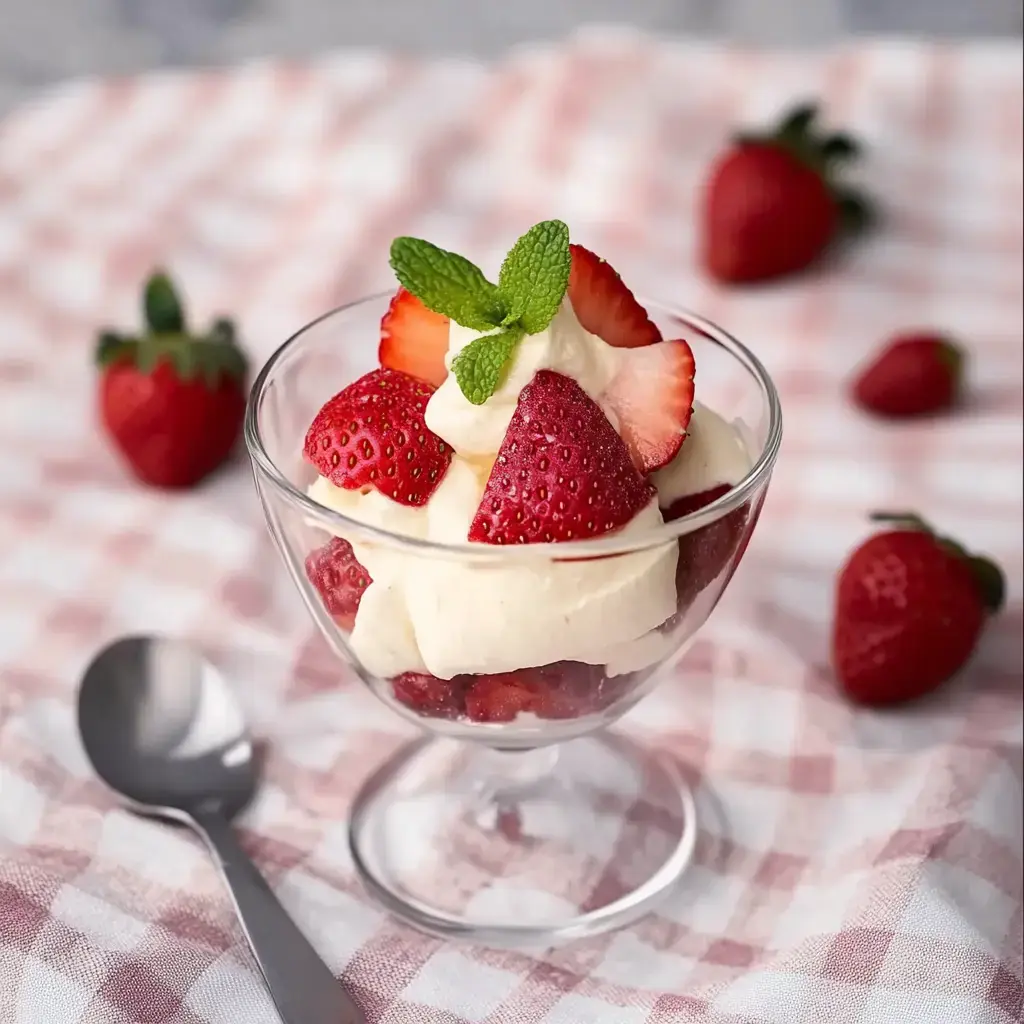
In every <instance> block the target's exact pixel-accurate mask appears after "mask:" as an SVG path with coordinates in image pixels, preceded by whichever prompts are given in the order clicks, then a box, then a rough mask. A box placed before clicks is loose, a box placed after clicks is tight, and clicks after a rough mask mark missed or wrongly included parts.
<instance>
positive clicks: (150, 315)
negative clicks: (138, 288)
mask: <svg viewBox="0 0 1024 1024" xmlns="http://www.w3.org/2000/svg"><path fill="white" fill-rule="evenodd" d="M142 308H143V314H144V315H145V318H146V325H147V326H148V327H149V329H150V331H152V332H153V334H177V333H180V332H181V331H184V330H185V312H184V310H183V309H182V305H181V299H179V298H178V293H177V292H176V291H175V289H174V285H173V284H172V283H171V279H170V278H169V277H168V276H167V275H166V274H165V273H164V272H163V271H162V270H158V271H156V272H155V273H153V274H152V275H151V276H150V278H149V280H148V281H147V282H146V290H145V292H144V293H143V297H142Z"/></svg>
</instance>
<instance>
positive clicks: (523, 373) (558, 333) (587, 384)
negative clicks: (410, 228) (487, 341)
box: [426, 298, 629, 460]
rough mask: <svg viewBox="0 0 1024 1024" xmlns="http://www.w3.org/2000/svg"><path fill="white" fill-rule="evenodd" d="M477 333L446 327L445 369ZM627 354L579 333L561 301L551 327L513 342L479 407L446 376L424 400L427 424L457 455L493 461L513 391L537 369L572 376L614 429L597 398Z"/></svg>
mask: <svg viewBox="0 0 1024 1024" xmlns="http://www.w3.org/2000/svg"><path fill="white" fill-rule="evenodd" d="M482 333H483V332H481V331H474V330H470V329H469V328H468V327H462V326H460V325H459V324H457V323H454V322H453V323H452V325H451V327H450V329H449V332H448V354H447V356H446V357H445V364H446V365H447V366H448V368H449V369H450V368H451V365H452V361H453V360H454V358H455V357H456V356H457V355H458V354H459V352H461V351H462V349H464V348H465V347H466V346H467V345H468V344H469V343H470V342H471V341H475V340H476V339H477V338H479V337H480V336H481V334H482ZM628 351H629V350H628V349H621V348H612V346H611V345H608V344H606V343H605V342H603V341H602V340H601V339H600V338H599V337H598V336H597V335H596V334H591V333H590V332H589V331H587V330H586V329H584V327H583V325H582V324H581V323H580V322H579V320H577V319H576V314H575V313H574V312H573V309H572V305H571V304H570V302H569V300H568V299H567V298H566V299H563V300H562V305H561V306H560V307H559V310H558V312H557V313H556V314H555V316H554V319H552V321H551V323H550V324H549V325H548V326H547V327H546V328H545V329H544V330H543V331H541V332H540V333H539V334H529V335H527V336H526V337H525V338H523V340H522V341H521V342H520V343H519V347H518V348H517V349H516V353H515V356H514V357H513V360H512V365H511V366H510V367H509V369H508V373H507V374H506V377H505V380H504V381H503V382H502V384H501V386H500V387H499V388H498V389H497V391H495V392H494V394H493V395H492V396H491V397H490V398H488V399H487V401H486V402H484V404H483V405H472V404H471V403H470V402H468V401H467V400H466V396H465V395H463V393H462V391H461V390H460V389H459V383H458V381H457V380H456V379H455V377H454V376H453V375H451V374H449V376H448V377H446V378H445V380H444V383H443V384H442V385H441V386H440V387H439V388H438V389H437V391H435V392H434V394H433V395H431V397H430V401H429V402H427V411H426V422H427V426H428V427H430V429H431V430H432V431H433V432H434V433H435V434H437V436H438V437H440V438H442V439H444V440H445V441H447V442H448V443H449V444H450V445H451V446H452V448H454V449H455V451H457V452H458V453H459V454H460V455H465V456H469V457H473V456H476V457H489V458H490V459H492V460H493V458H494V456H495V455H497V453H498V449H499V448H500V447H501V442H502V441H503V440H504V437H505V431H506V430H508V425H509V423H511V422H512V414H513V413H514V412H515V410H516V403H517V402H518V401H519V392H520V391H522V390H523V388H524V387H526V385H527V384H529V383H530V381H531V380H533V377H534V374H536V372H537V371H538V370H554V371H555V372H556V373H560V374H562V375H563V376H565V377H572V379H573V380H575V381H576V383H577V384H579V386H580V387H581V388H583V390H584V391H586V393H587V394H588V395H590V397H591V398H592V399H594V401H595V402H597V403H598V405H600V406H601V408H602V411H603V412H604V414H605V415H606V416H608V418H609V420H611V423H612V426H614V427H615V428H616V429H618V422H617V421H616V419H615V417H614V415H612V414H611V413H610V411H609V409H607V408H605V406H604V404H603V403H602V402H601V401H600V398H601V395H602V394H604V392H605V391H606V390H607V388H608V385H609V384H610V383H611V382H612V378H613V377H614V376H615V375H616V374H617V373H618V371H619V368H620V367H621V365H622V360H623V358H625V357H626V356H625V353H627V352H628Z"/></svg>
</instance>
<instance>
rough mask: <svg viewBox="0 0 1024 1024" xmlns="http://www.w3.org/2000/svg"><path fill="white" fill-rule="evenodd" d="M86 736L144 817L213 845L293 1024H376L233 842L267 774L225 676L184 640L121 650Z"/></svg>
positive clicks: (88, 717) (84, 709)
mask: <svg viewBox="0 0 1024 1024" xmlns="http://www.w3.org/2000/svg"><path fill="white" fill-rule="evenodd" d="M78 728H79V731H80V732H81V735H82V742H83V743H84V744H85V750H86V753H87V754H88V755H89V759H90V760H91V761H92V763H93V767H94V768H95V769H96V771H97V773H98V774H99V775H100V777H101V778H102V779H103V781H104V782H106V783H107V785H108V786H110V787H111V788H112V789H114V790H116V791H117V792H118V793H120V794H121V795H122V796H124V797H126V798H127V799H128V801H129V802H130V805H131V807H132V808H133V809H134V810H136V811H138V812H140V813H142V814H147V815H152V816H155V817H160V818H169V819H171V820H173V821H177V822H181V823H183V824H186V825H189V826H191V827H192V828H193V829H195V830H196V831H197V832H198V833H199V834H200V835H201V836H202V837H203V838H204V839H205V840H206V843H207V845H208V846H209V848H210V851H211V852H212V853H213V855H214V858H215V859H216V861H217V866H218V867H219V868H220V871H221V874H222V875H223V876H224V881H225V882H227V885H228V889H229V890H230V891H231V897H232V899H233V901H234V904H235V910H236V912H237V914H238V918H239V920H240V921H241V923H242V928H243V929H244V931H245V936H246V938H247V939H248V940H249V946H250V948H251V949H252V952H253V955H254V956H255V957H256V963H257V964H258V965H259V968H260V970H261V971H262V972H263V977H264V978H265V979H266V982H267V988H268V989H269V990H270V995H271V997H272V998H273V1000H274V1003H275V1004H276V1005H277V1009H278V1011H279V1012H280V1014H281V1017H282V1019H283V1020H284V1022H285V1024H366V1017H365V1016H364V1015H363V1013H362V1011H361V1010H360V1009H359V1008H358V1007H357V1006H356V1004H355V1003H354V1002H353V1001H352V999H351V998H350V997H349V996H347V995H346V994H345V992H344V991H343V990H342V988H341V985H340V984H339V983H338V981H337V980H336V979H335V977H334V975H333V974H332V973H331V972H330V970H329V969H328V968H327V966H326V964H324V962H323V961H322V960H321V959H320V957H319V956H318V955H317V953H316V951H315V950H314V949H313V947H312V946H311V945H310V944H309V942H307V940H306V939H305V938H304V937H303V935H302V933H301V932H300V931H299V930H298V928H297V927H296V926H295V924H294V922H293V921H292V920H291V918H290V917H289V916H288V914H287V912H286V911H285V909H284V907H282V906H281V904H280V903H279V902H278V900H277V897H276V896H275V895H274V894H273V892H271V890H270V887H269V886H268V885H267V883H266V881H265V880H264V879H263V876H262V875H260V873H259V872H258V871H257V870H256V867H255V865H254V864H253V863H252V861H251V860H249V858H248V857H247V856H246V855H245V853H243V851H242V848H241V847H240V846H239V845H238V841H237V840H236V839H235V836H234V833H233V832H232V829H231V826H230V824H229V822H230V820H231V818H232V817H233V816H234V815H235V814H237V813H238V812H239V811H240V810H241V809H242V808H243V807H244V806H245V805H246V804H247V803H248V802H249V800H250V798H251V797H252V795H253V793H254V792H255V789H256V782H257V771H256V765H255V760H254V757H253V748H252V742H251V740H250V738H249V735H248V732H247V730H246V727H245V722H244V721H243V719H242V714H241V711H240V710H239V707H238V705H237V704H236V703H235V700H234V697H233V696H232V694H231V691H230V690H229V689H228V686H227V684H226V683H225V681H224V679H223V677H222V676H221V675H220V673H219V672H217V670H216V669H215V668H214V667H213V666H212V665H210V664H209V663H207V662H206V661H205V660H204V659H203V658H202V656H201V655H200V654H198V653H197V652H196V651H194V650H193V649H192V648H191V647H189V646H188V645H187V644H183V643H180V642H178V641H175V640H166V639H163V638H160V637H150V636H135V637H127V638H126V639H123V640H118V641H116V642H114V643H112V644H111V645H110V646H109V647H106V648H104V649H103V650H102V651H100V652H99V654H97V655H96V657H95V658H94V659H93V661H92V663H91V664H90V665H89V667H88V668H87V669H86V671H85V675H84V676H83V677H82V684H81V688H80V690H79V694H78Z"/></svg>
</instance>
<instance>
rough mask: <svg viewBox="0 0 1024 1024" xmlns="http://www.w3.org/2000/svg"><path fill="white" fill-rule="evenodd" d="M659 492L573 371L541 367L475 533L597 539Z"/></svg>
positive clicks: (500, 538)
mask: <svg viewBox="0 0 1024 1024" xmlns="http://www.w3.org/2000/svg"><path fill="white" fill-rule="evenodd" d="M653 495H654V488H653V487H652V486H651V484H650V483H648V482H647V481H646V480H645V479H644V478H643V477H642V476H641V475H640V473H638V472H637V470H636V467H635V466H634V465H633V463H632V461H631V460H630V457H629V451H628V449H627V448H626V446H625V444H624V443H623V441H622V438H620V437H619V435H618V434H617V433H616V432H615V428H614V427H613V426H612V425H611V423H609V422H608V418H607V417H606V416H605V414H604V413H603V412H601V409H600V408H599V407H598V405H597V403H596V402H594V400H593V399H592V398H591V397H590V396H589V395H588V394H587V393H586V392H585V391H584V390H583V389H582V388H581V387H580V386H579V385H578V384H577V383H576V381H574V380H573V379H572V378H571V377H564V376H562V374H560V373H555V372H553V371H552V370H539V371H538V372H537V373H536V375H535V376H534V378H533V380H532V381H530V383H529V384H527V385H526V387H524V388H523V390H522V391H521V392H520V393H519V402H518V404H517V405H516V411H515V413H514V414H513V416H512V421H511V423H509V426H508V430H507V431H506V432H505V439H504V441H502V444H501V449H500V450H499V451H498V457H497V459H496V460H495V463H494V466H493V467H492V469H491V475H490V477H489V478H488V480H487V485H486V487H485V488H484V494H483V499H482V500H481V502H480V506H479V508H478V509H477V511H476V515H475V516H474V517H473V522H472V523H471V524H470V528H469V539H470V540H472V541H481V542H483V543H486V544H531V543H541V542H545V541H568V540H580V539H583V538H586V537H597V536H599V535H601V534H603V533H608V532H609V531H611V530H617V529H619V528H620V527H622V526H625V524H626V523H628V522H629V521H630V519H632V518H633V516H635V515H636V514H637V512H639V511H640V510H641V509H642V508H643V507H644V506H645V505H646V504H647V503H648V502H649V501H650V500H651V498H652V497H653Z"/></svg>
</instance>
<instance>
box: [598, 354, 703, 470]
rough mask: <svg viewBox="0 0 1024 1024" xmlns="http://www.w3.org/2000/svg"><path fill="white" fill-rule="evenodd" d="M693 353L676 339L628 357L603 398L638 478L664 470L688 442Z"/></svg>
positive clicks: (691, 407)
mask: <svg viewBox="0 0 1024 1024" xmlns="http://www.w3.org/2000/svg"><path fill="white" fill-rule="evenodd" d="M693 375H694V365H693V352H691V351H690V346H689V345H688V344H687V343H686V342H685V341H683V340H682V339H678V340H676V341H663V342H661V343H660V344H657V345H648V346H646V347H645V348H642V349H638V350H637V351H635V352H630V353H629V354H628V357H627V358H626V359H625V360H624V361H623V364H622V367H621V369H620V370H619V372H618V374H616V376H615V379H614V380H613V381H612V382H611V384H610V385H609V386H608V389H607V390H606V391H605V393H604V394H603V395H602V396H601V399H602V401H603V402H606V403H607V404H608V406H609V407H610V408H611V410H612V412H614V413H615V417H616V419H617V420H618V422H619V435H620V436H621V438H622V440H623V441H625V442H626V447H627V448H628V449H629V453H630V455H631V456H632V457H633V463H634V465H635V466H636V467H637V469H639V470H640V472H641V473H644V474H647V473H653V472H654V470H656V469H661V467H662V466H667V465H668V464H669V463H670V462H671V461H672V460H673V459H674V458H675V457H676V455H677V454H678V453H679V449H680V448H681V447H682V445H683V441H684V440H685V439H686V427H687V425H688V424H689V422H690V416H691V415H692V413H693Z"/></svg>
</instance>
